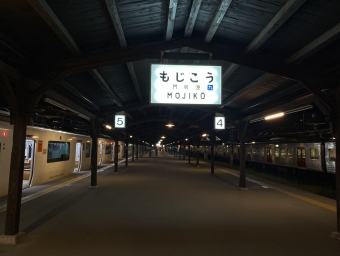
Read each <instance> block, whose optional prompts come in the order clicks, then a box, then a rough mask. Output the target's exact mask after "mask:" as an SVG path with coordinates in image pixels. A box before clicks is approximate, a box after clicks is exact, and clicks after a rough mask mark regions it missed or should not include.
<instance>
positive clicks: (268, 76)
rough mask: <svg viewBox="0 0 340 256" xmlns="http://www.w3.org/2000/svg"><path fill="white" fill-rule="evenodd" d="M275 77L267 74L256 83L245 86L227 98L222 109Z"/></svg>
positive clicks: (255, 81)
mask: <svg viewBox="0 0 340 256" xmlns="http://www.w3.org/2000/svg"><path fill="white" fill-rule="evenodd" d="M274 77H275V75H273V74H270V73H265V74H263V75H262V76H260V77H258V78H257V79H255V80H254V81H252V82H251V83H249V84H247V85H246V86H244V87H243V88H242V89H241V90H238V91H237V92H235V93H233V94H232V95H230V96H229V97H227V98H225V99H224V100H223V101H222V105H221V107H220V108H223V107H224V106H227V105H228V104H230V103H231V102H233V101H234V100H236V99H237V98H238V97H240V96H241V95H242V94H243V93H245V92H246V91H248V90H250V89H252V88H255V87H256V86H258V85H259V84H261V83H263V82H265V81H268V80H270V79H272V78H274Z"/></svg>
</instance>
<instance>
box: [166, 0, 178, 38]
mask: <svg viewBox="0 0 340 256" xmlns="http://www.w3.org/2000/svg"><path fill="white" fill-rule="evenodd" d="M177 1H178V0H170V1H169V9H168V19H167V25H166V32H165V41H167V42H169V41H171V39H172V34H173V31H174V26H175V19H176V11H177Z"/></svg>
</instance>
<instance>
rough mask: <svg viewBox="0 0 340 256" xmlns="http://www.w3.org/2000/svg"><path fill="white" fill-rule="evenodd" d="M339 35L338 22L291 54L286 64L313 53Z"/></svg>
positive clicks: (339, 25) (339, 24) (339, 26)
mask: <svg viewBox="0 0 340 256" xmlns="http://www.w3.org/2000/svg"><path fill="white" fill-rule="evenodd" d="M339 37H340V23H338V24H337V25H336V26H334V27H333V28H332V29H330V30H328V31H327V32H325V33H324V34H322V35H321V36H319V37H318V38H316V39H315V40H313V41H312V42H311V43H309V44H307V45H306V46H305V47H303V48H302V49H300V50H299V51H297V52H296V53H294V54H293V55H292V56H290V57H289V58H287V59H286V60H285V63H286V64H291V63H293V62H295V61H297V60H301V59H302V58H306V57H308V56H310V55H312V54H313V53H315V52H317V51H319V50H321V49H322V48H324V47H326V46H327V45H329V44H330V43H332V42H334V41H335V40H336V39H338V38H339Z"/></svg>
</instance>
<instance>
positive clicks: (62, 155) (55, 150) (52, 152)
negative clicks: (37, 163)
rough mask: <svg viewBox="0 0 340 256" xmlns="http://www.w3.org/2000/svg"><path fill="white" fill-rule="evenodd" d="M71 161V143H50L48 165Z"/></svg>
mask: <svg viewBox="0 0 340 256" xmlns="http://www.w3.org/2000/svg"><path fill="white" fill-rule="evenodd" d="M69 159H70V142H60V141H49V142H48V154H47V163H54V162H60V161H67V160H69Z"/></svg>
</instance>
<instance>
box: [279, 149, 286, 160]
mask: <svg viewBox="0 0 340 256" xmlns="http://www.w3.org/2000/svg"><path fill="white" fill-rule="evenodd" d="M280 154H281V157H282V158H285V157H286V149H284V148H281V149H280Z"/></svg>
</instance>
